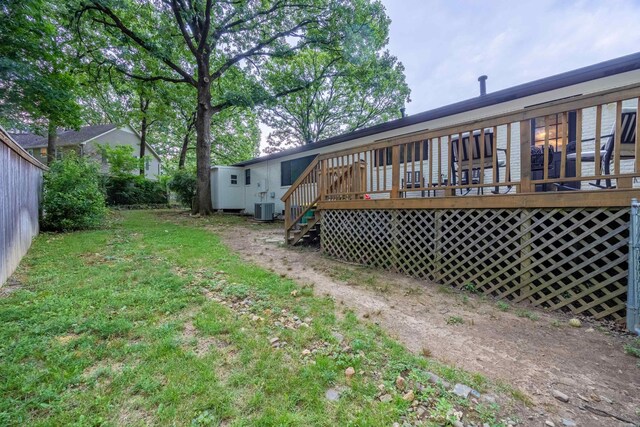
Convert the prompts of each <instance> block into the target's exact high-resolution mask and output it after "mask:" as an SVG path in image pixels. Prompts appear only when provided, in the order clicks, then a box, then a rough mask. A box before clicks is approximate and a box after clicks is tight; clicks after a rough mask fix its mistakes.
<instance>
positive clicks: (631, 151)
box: [567, 108, 637, 188]
mask: <svg viewBox="0 0 640 427" xmlns="http://www.w3.org/2000/svg"><path fill="white" fill-rule="evenodd" d="M636 120H637V111H636V109H635V108H623V109H622V126H621V129H622V135H621V138H620V158H621V159H633V158H635V144H636ZM615 131H616V124H615V123H614V124H613V125H612V127H611V132H609V135H605V136H603V137H602V139H604V138H607V140H606V141H605V143H604V144H603V145H601V146H600V159H601V166H600V170H601V171H604V174H605V175H611V162H612V161H613V157H614V156H613V155H614V152H613V149H614V145H615V144H614V142H615ZM596 143H597V142H596ZM576 156H577V154H576V153H571V154H567V159H568V160H573V161H575V159H576ZM580 159H581V160H582V161H583V162H595V159H596V154H595V151H584V152H582V153H580ZM636 161H637V160H636ZM600 182H601V180H600V179H598V180H597V181H596V182H595V183H589V184H591V185H593V186H594V187H599V188H615V187H613V186H612V185H611V180H610V179H605V185H601V184H600Z"/></svg>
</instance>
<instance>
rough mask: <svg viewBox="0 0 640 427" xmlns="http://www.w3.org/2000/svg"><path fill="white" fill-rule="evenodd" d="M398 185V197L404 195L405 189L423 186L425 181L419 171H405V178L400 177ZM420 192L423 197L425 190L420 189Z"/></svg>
mask: <svg viewBox="0 0 640 427" xmlns="http://www.w3.org/2000/svg"><path fill="white" fill-rule="evenodd" d="M400 186H401V187H402V192H401V193H400V197H404V194H405V193H406V192H407V190H411V189H413V188H424V187H425V181H424V178H422V177H421V176H420V171H407V172H406V179H405V178H402V180H401V183H400ZM420 193H421V195H422V197H424V195H425V190H422V191H421V192H420ZM429 193H431V192H429Z"/></svg>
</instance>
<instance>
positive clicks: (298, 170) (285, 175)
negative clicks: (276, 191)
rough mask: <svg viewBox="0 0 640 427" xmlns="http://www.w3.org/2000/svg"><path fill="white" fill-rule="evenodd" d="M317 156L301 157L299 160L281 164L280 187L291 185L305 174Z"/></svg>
mask: <svg viewBox="0 0 640 427" xmlns="http://www.w3.org/2000/svg"><path fill="white" fill-rule="evenodd" d="M315 157H316V156H315V155H313V156H307V157H301V158H299V159H293V160H287V161H286V162H282V163H280V185H282V186H285V185H291V184H293V183H294V182H295V180H296V179H298V177H299V176H300V175H301V174H302V172H304V170H305V169H306V168H307V166H309V165H310V164H311V162H312V161H313V159H315Z"/></svg>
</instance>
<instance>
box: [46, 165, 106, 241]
mask: <svg viewBox="0 0 640 427" xmlns="http://www.w3.org/2000/svg"><path fill="white" fill-rule="evenodd" d="M42 210H43V212H44V216H43V220H42V228H43V229H45V230H51V231H70V230H82V229H89V228H96V227H99V226H100V225H101V224H102V222H103V221H104V218H105V214H106V209H105V200H104V195H103V193H102V191H100V185H99V174H98V168H97V166H96V165H95V164H94V163H93V162H90V161H87V160H86V159H84V158H80V157H77V156H76V155H75V154H74V153H70V154H69V155H67V156H65V157H64V158H63V159H62V160H59V161H56V162H54V163H53V164H52V165H51V167H50V170H49V171H48V172H47V173H45V176H44V190H43V199H42Z"/></svg>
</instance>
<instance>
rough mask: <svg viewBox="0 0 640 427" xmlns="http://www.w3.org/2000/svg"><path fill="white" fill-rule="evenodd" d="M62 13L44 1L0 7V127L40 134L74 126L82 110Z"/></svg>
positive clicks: (14, 1) (21, 0)
mask: <svg viewBox="0 0 640 427" xmlns="http://www.w3.org/2000/svg"><path fill="white" fill-rule="evenodd" d="M63 15H64V9H63V8H62V6H61V5H60V4H58V3H55V2H51V1H46V0H8V1H5V2H3V3H2V6H1V7H0V82H2V84H0V99H2V102H0V123H4V124H5V125H7V126H9V127H15V128H23V129H25V128H28V129H29V130H32V131H35V132H37V133H40V134H43V133H44V130H45V129H47V128H48V127H52V128H53V129H55V128H56V127H57V126H66V127H78V126H80V124H81V114H82V110H81V108H80V105H79V104H78V102H77V101H78V97H79V94H80V87H79V85H78V83H77V81H76V75H75V74H74V73H73V70H72V65H71V64H73V58H72V57H71V55H69V51H68V50H64V49H63V47H64V46H65V44H66V42H67V41H68V40H69V39H70V35H69V33H68V32H67V31H65V29H64V26H63V25H61V21H62V20H63Z"/></svg>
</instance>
